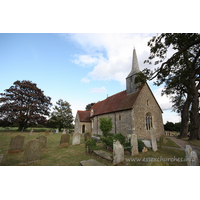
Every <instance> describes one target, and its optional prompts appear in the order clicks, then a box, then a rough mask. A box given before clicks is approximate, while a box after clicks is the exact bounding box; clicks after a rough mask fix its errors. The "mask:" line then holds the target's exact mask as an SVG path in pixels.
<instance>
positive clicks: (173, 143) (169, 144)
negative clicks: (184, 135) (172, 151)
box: [157, 138, 180, 148]
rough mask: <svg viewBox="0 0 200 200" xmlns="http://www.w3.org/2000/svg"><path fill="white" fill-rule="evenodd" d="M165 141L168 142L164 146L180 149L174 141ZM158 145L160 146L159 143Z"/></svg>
mask: <svg viewBox="0 0 200 200" xmlns="http://www.w3.org/2000/svg"><path fill="white" fill-rule="evenodd" d="M165 140H166V141H167V142H166V143H164V144H163V146H164V147H165V146H167V147H176V148H180V147H179V146H178V145H177V144H176V143H175V142H174V141H172V140H171V139H169V138H165ZM157 144H158V145H159V146H160V142H159V141H158V142H157Z"/></svg>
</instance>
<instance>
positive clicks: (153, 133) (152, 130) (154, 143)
mask: <svg viewBox="0 0 200 200" xmlns="http://www.w3.org/2000/svg"><path fill="white" fill-rule="evenodd" d="M150 132H151V144H152V150H153V151H157V150H158V148H157V142H156V134H155V131H154V129H153V128H151V129H150Z"/></svg>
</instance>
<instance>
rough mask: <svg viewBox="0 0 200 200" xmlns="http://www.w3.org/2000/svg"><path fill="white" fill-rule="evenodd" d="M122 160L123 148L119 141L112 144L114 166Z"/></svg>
mask: <svg viewBox="0 0 200 200" xmlns="http://www.w3.org/2000/svg"><path fill="white" fill-rule="evenodd" d="M123 160H124V147H123V146H122V145H121V144H120V142H119V140H117V142H114V143H113V164H114V165H116V164H118V163H120V162H122V161H123Z"/></svg>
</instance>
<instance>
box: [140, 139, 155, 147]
mask: <svg viewBox="0 0 200 200" xmlns="http://www.w3.org/2000/svg"><path fill="white" fill-rule="evenodd" d="M141 140H142V142H144V144H145V146H146V147H147V148H152V145H151V140H148V139H141Z"/></svg>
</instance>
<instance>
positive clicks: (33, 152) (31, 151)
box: [22, 139, 43, 164]
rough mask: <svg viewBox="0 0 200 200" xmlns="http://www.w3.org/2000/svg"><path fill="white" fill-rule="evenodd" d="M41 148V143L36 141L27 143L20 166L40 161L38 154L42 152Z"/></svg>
mask: <svg viewBox="0 0 200 200" xmlns="http://www.w3.org/2000/svg"><path fill="white" fill-rule="evenodd" d="M42 146H43V143H42V142H40V141H39V140H38V139H34V140H31V141H29V142H27V143H26V147H25V150H24V156H23V161H22V164H28V163H32V162H37V161H38V160H40V152H41V150H42Z"/></svg>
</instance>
